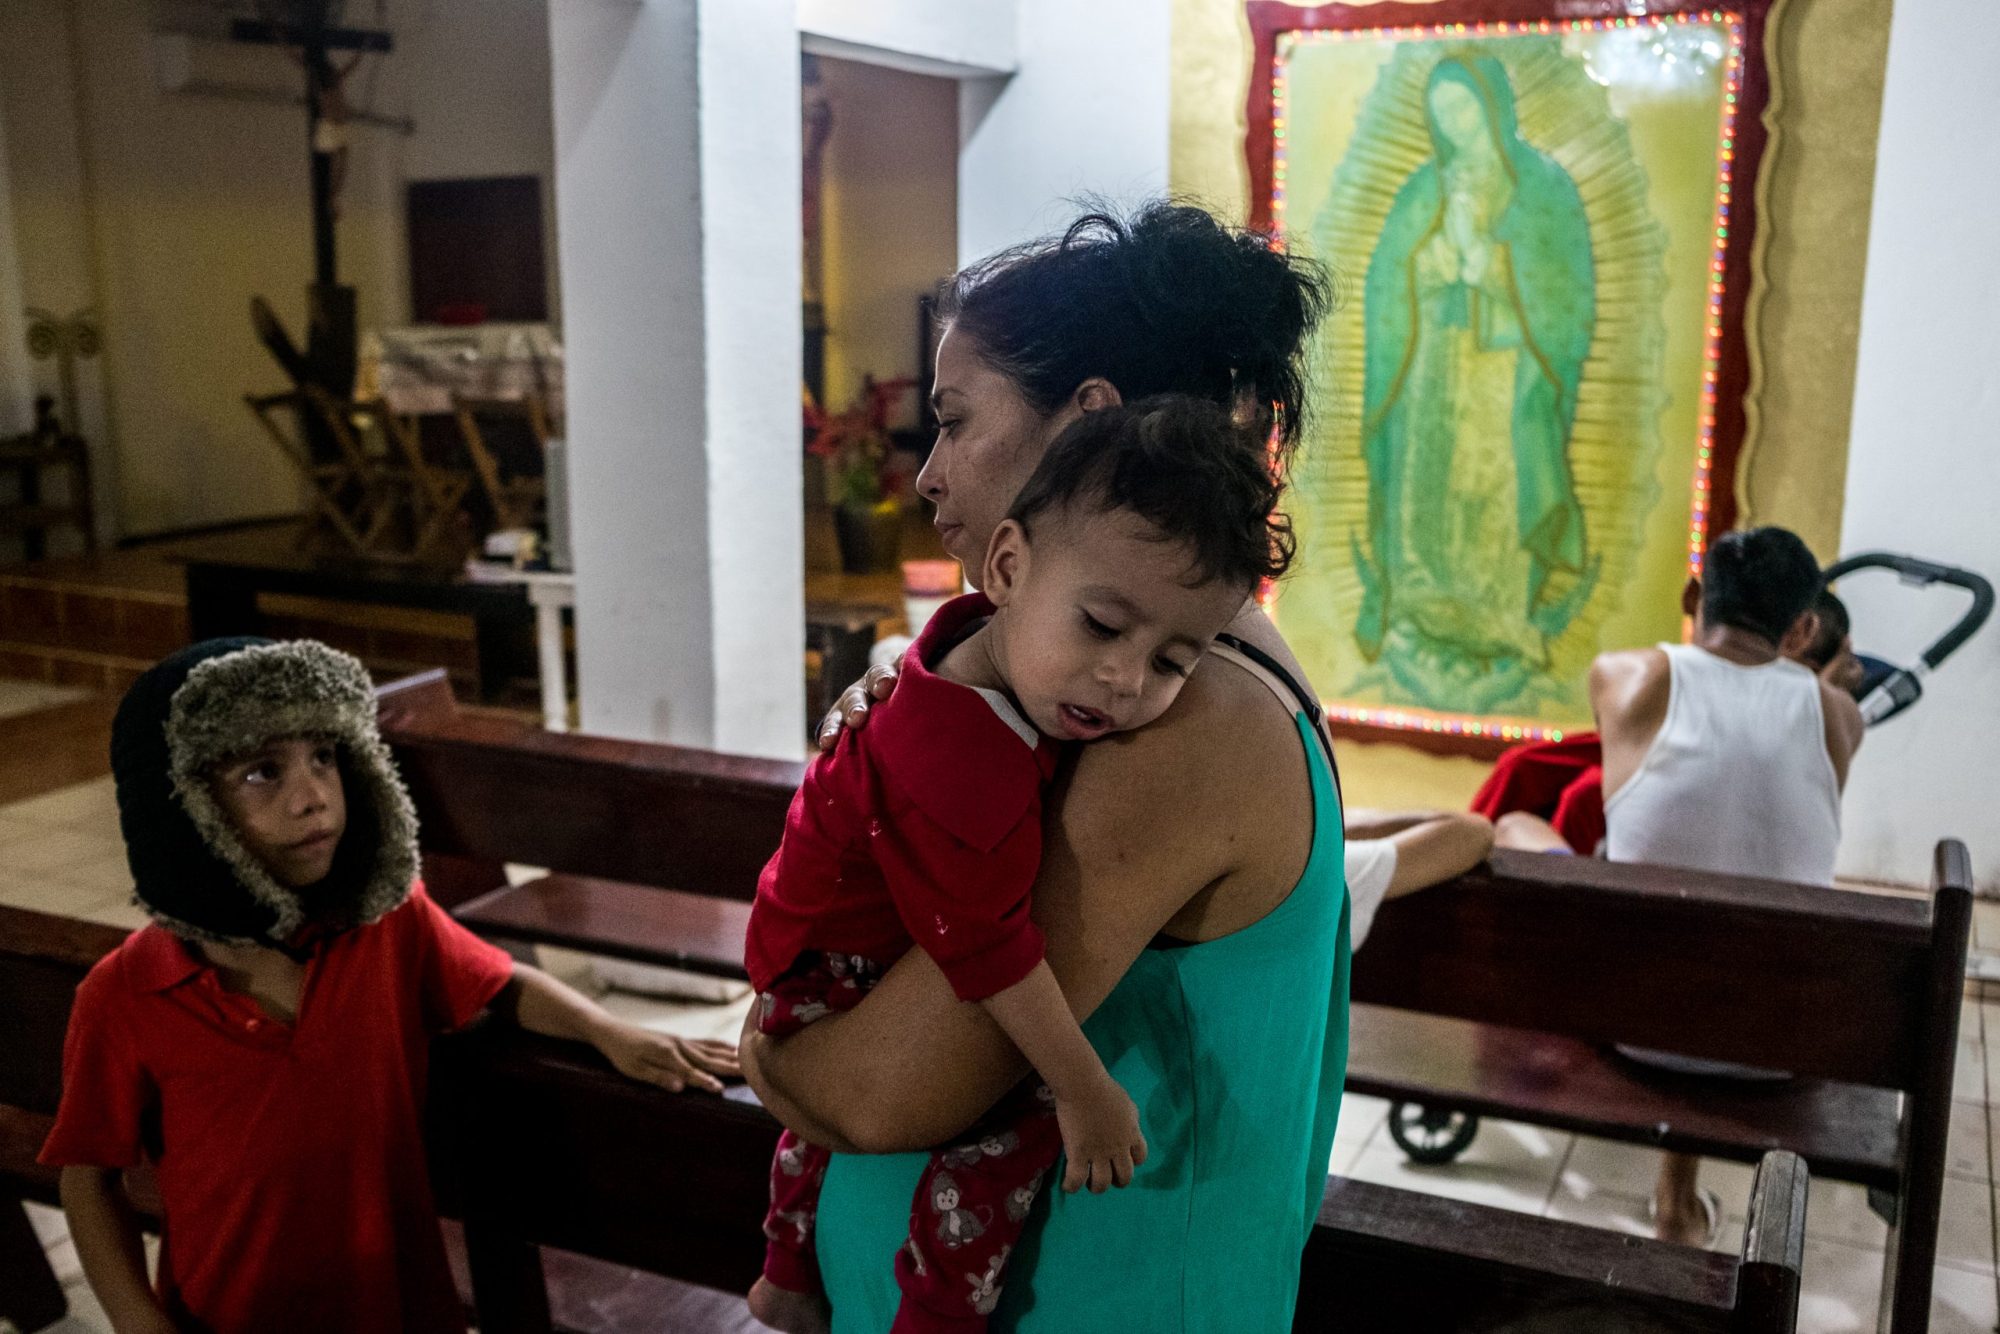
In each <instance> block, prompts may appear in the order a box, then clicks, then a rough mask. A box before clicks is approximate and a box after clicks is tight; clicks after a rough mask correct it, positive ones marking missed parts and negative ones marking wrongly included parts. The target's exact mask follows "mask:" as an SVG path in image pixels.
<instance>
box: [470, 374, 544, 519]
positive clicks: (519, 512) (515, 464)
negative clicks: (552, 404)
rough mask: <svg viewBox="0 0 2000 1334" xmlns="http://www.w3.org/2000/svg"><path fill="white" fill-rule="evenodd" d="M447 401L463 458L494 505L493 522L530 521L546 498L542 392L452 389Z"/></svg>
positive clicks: (539, 511)
mask: <svg viewBox="0 0 2000 1334" xmlns="http://www.w3.org/2000/svg"><path fill="white" fill-rule="evenodd" d="M451 401H452V414H453V416H454V417H455V418H456V419H457V422H458V432H459V437H460V439H461V441H462V442H463V444H464V447H465V453H466V457H467V458H469V459H470V460H471V461H472V471H473V473H474V475H475V476H477V477H478V479H479V486H480V490H481V492H482V493H483V495H484V497H485V500H486V503H487V504H488V505H489V506H490V507H491V508H492V514H493V524H492V526H493V527H494V528H496V529H498V528H527V527H531V526H533V525H534V524H535V523H536V522H537V521H538V519H539V517H540V515H541V513H542V507H543V506H544V505H545V504H546V503H547V500H548V485H547V481H546V477H547V471H546V466H545V454H546V451H547V449H548V444H549V438H550V436H551V434H552V431H551V428H550V421H549V414H548V410H547V408H546V407H545V406H544V405H543V402H542V398H541V395H539V394H536V393H529V394H526V395H524V396H522V397H519V398H481V397H475V396H472V395H468V394H453V395H452V399H451ZM482 423H483V424H482Z"/></svg>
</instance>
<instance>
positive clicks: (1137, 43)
mask: <svg viewBox="0 0 2000 1334" xmlns="http://www.w3.org/2000/svg"><path fill="white" fill-rule="evenodd" d="M1170 9H1171V6H1170V5H1169V3H1168V0H1091V2H1090V3H1089V4H1078V3H1076V2H1075V0H1018V3H1017V4H1016V6H1015V11H1016V24H1017V27H1016V46H1017V51H1018V59H1019V68H1018V71H1017V72H1016V73H1015V74H1014V75H1012V76H1011V77H1009V78H1004V79H998V78H988V79H967V80H966V81H965V83H964V84H963V85H962V88H961V92H960V99H959V133H960V135H961V149H960V154H959V163H958V251H959V257H960V258H961V259H962V260H966V261H970V260H974V259H977V258H980V257H981V256H984V255H987V254H990V253H991V252H993V251H995V250H998V249H1000V248H1001V247H1002V246H1008V245H1012V244H1014V243H1016V242H1018V241H1024V240H1027V239H1028V238H1030V237H1034V236H1038V235H1041V234H1042V233H1044V232H1048V231H1051V230H1053V229H1056V228H1059V227H1061V226H1062V225H1063V224H1064V223H1066V222H1067V221H1068V220H1069V219H1070V218H1071V217H1073V216H1074V215H1075V213H1076V212H1077V209H1076V207H1075V204H1074V202H1073V201H1074V200H1076V199H1077V198H1079V197H1081V196H1084V195H1099V196H1102V197H1104V198H1106V199H1109V200H1110V201H1111V202H1113V203H1114V204H1123V205H1129V204H1132V203H1136V202H1139V201H1142V200H1144V199H1147V198H1150V197H1152V196H1154V195H1159V194H1163V193H1165V191H1166V188H1167V127H1168V119H1169V117H1168V112H1169V97H1168V89H1169V85H1170V74H1171V63H1170V50H1169V41H1168V36H1169V28H1170V23H1169V21H1170V18H1171V14H1170Z"/></svg>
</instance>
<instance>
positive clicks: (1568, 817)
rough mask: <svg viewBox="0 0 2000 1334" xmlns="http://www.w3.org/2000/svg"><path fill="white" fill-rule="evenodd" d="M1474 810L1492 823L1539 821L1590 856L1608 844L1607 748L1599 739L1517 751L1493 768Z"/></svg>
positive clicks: (1580, 737) (1570, 739) (1535, 744)
mask: <svg viewBox="0 0 2000 1334" xmlns="http://www.w3.org/2000/svg"><path fill="white" fill-rule="evenodd" d="M1472 809H1473V810H1474V811H1475V812H1477V813H1478V814H1480V815H1483V816H1485V817H1486V818H1487V819H1489V820H1497V819H1499V818H1500V817H1501V816H1503V815H1506V814H1507V813H1509V812H1510V811H1526V812H1528V813H1529V814H1530V815H1539V816H1541V817H1542V818H1543V819H1544V820H1547V821H1548V822H1549V823H1550V824H1552V825H1554V826H1555V830H1556V832H1557V833H1558V834H1561V835H1562V836H1563V839H1564V841H1565V842H1567V843H1568V844H1569V845H1570V847H1572V848H1574V849H1576V851H1577V852H1578V853H1580V854H1582V855H1583V856H1586V857H1588V856H1590V855H1591V854H1592V853H1594V852H1596V851H1597V845H1598V844H1599V843H1601V842H1603V841H1604V748H1603V747H1602V746H1601V745H1600V744H1599V742H1598V739H1597V733H1595V732H1578V733H1576V734H1575V735H1573V736H1567V737H1564V738H1563V739H1562V740H1561V741H1530V742H1528V743H1527V744H1526V745H1520V746H1516V747H1514V748H1513V749H1512V750H1510V751H1508V752H1506V753H1505V754H1503V755H1502V756H1501V757H1500V758H1499V760H1497V761H1496V762H1495V763H1494V765H1493V772H1492V773H1491V774H1488V775H1487V777H1486V781H1485V782H1484V783H1483V784H1481V785H1480V788H1479V792H1478V795H1476V796H1474V797H1473V799H1472Z"/></svg>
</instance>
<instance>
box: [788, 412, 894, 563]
mask: <svg viewBox="0 0 2000 1334" xmlns="http://www.w3.org/2000/svg"><path fill="white" fill-rule="evenodd" d="M915 383H916V382H915V381H914V380H911V379H909V378H908V377H903V378H900V379H895V380H879V381H878V380H876V379H875V378H874V377H872V376H869V377H866V378H864V379H863V380H862V387H861V401H860V402H859V403H857V404H855V405H854V406H853V407H851V408H848V409H847V410H846V411H844V412H836V413H832V414H830V415H829V414H827V413H824V412H821V411H819V410H818V409H816V408H815V407H813V406H812V404H810V403H808V404H807V405H806V425H807V427H808V428H809V429H810V430H812V432H813V435H812V438H811V440H810V441H808V442H807V444H806V452H807V453H809V454H812V455H814V456H816V457H817V458H819V459H820V460H821V461H822V463H823V464H824V466H825V469H826V490H827V499H828V501H829V502H831V503H832V505H833V525H834V534H835V536H836V537H838V539H839V541H840V567H841V568H842V569H843V570H846V571H847V572H848V573H850V574H868V573H875V572H886V571H893V570H895V569H896V568H897V562H898V560H899V559H900V558H901V555H902V547H903V508H902V501H901V491H902V485H903V481H904V473H905V471H906V468H905V467H904V465H903V462H902V460H901V459H900V458H899V457H898V455H897V454H896V451H895V448H894V446H893V445H892V443H891V442H890V439H889V414H890V413H891V412H892V411H893V410H894V409H895V407H896V404H897V403H898V402H899V401H900V400H901V399H902V397H903V395H904V394H906V393H908V392H909V390H910V389H911V387H912V386H913V385H914V384H915Z"/></svg>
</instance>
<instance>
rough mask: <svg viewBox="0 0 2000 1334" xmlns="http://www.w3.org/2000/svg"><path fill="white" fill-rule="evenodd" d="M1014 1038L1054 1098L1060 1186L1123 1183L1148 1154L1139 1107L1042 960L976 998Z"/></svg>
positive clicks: (1100, 1187)
mask: <svg viewBox="0 0 2000 1334" xmlns="http://www.w3.org/2000/svg"><path fill="white" fill-rule="evenodd" d="M980 1004H981V1005H983V1006H985V1007H986V1012H987V1013H988V1014H990V1015H992V1016H993V1019H994V1022H996V1023H998V1024H999V1025H1000V1027H1001V1028H1002V1029H1004V1030H1005V1031H1006V1033H1007V1036H1008V1037H1009V1038H1011V1039H1012V1040H1013V1043H1014V1045H1015V1046H1016V1047H1018V1048H1020V1050H1021V1054H1022V1055H1023V1056H1025V1057H1027V1058H1028V1064H1030V1065H1032V1066H1034V1067H1035V1073H1036V1074H1037V1075H1039V1076H1040V1077H1041V1080H1042V1082H1043V1083H1045V1084H1047V1085H1048V1086H1049V1091H1050V1092H1051V1093H1053V1094H1055V1098H1056V1121H1057V1124H1058V1125H1059V1126H1060V1128H1061V1130H1062V1137H1063V1148H1064V1150H1065V1151H1066V1152H1067V1153H1068V1155H1069V1163H1068V1166H1067V1169H1066V1170H1065V1171H1064V1173H1063V1189H1064V1190H1068V1191H1074V1190H1077V1189H1079V1188H1080V1187H1083V1186H1086V1185H1087V1186H1089V1187H1090V1189H1091V1191H1092V1192H1093V1193H1095V1194H1102V1193H1103V1192H1104V1190H1105V1189H1106V1188H1107V1187H1109V1186H1114V1185H1115V1186H1126V1185H1130V1184H1131V1181H1132V1168H1133V1166H1134V1165H1135V1164H1138V1163H1143V1162H1145V1161H1146V1140H1145V1137H1144V1136H1143V1135H1142V1134H1141V1133H1140V1131H1139V1109H1138V1108H1137V1107H1135V1106H1134V1105H1133V1103H1132V1099H1131V1097H1130V1096H1129V1095H1128V1094H1127V1093H1126V1092H1125V1090H1124V1089H1122V1088H1120V1087H1119V1086H1118V1081H1117V1080H1115V1079H1113V1078H1112V1077H1111V1075H1110V1073H1109V1072H1108V1071H1106V1070H1105V1068H1104V1062H1102V1061H1100V1060H1099V1059H1098V1058H1097V1052H1096V1050H1095V1049H1094V1048H1092V1047H1091V1045H1090V1039H1088V1038H1086V1037H1085V1036H1084V1035H1083V1029H1082V1028H1081V1027H1080V1026H1079V1025H1078V1024H1077V1022H1076V1016H1075V1015H1073V1014H1071V1013H1070V1008H1069V1002H1068V1001H1067V1000H1066V999H1064V997H1063V993H1062V987H1061V986H1060V985H1058V984H1057V982H1056V975H1055V974H1054V973H1053V972H1051V971H1050V969H1049V965H1048V962H1047V961H1046V960H1044V961H1043V962H1041V963H1038V964H1036V965H1035V967H1034V970H1033V971H1032V972H1030V973H1029V974H1028V975H1027V976H1026V977H1024V978H1022V979H1021V980H1020V981H1019V982H1016V983H1015V984H1014V985H1013V986H1011V987H1008V988H1006V989H1005V990H1003V991H999V992H996V993H995V994H993V995H991V996H988V997H987V998H986V999H985V1000H983V1001H981V1002H980Z"/></svg>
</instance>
